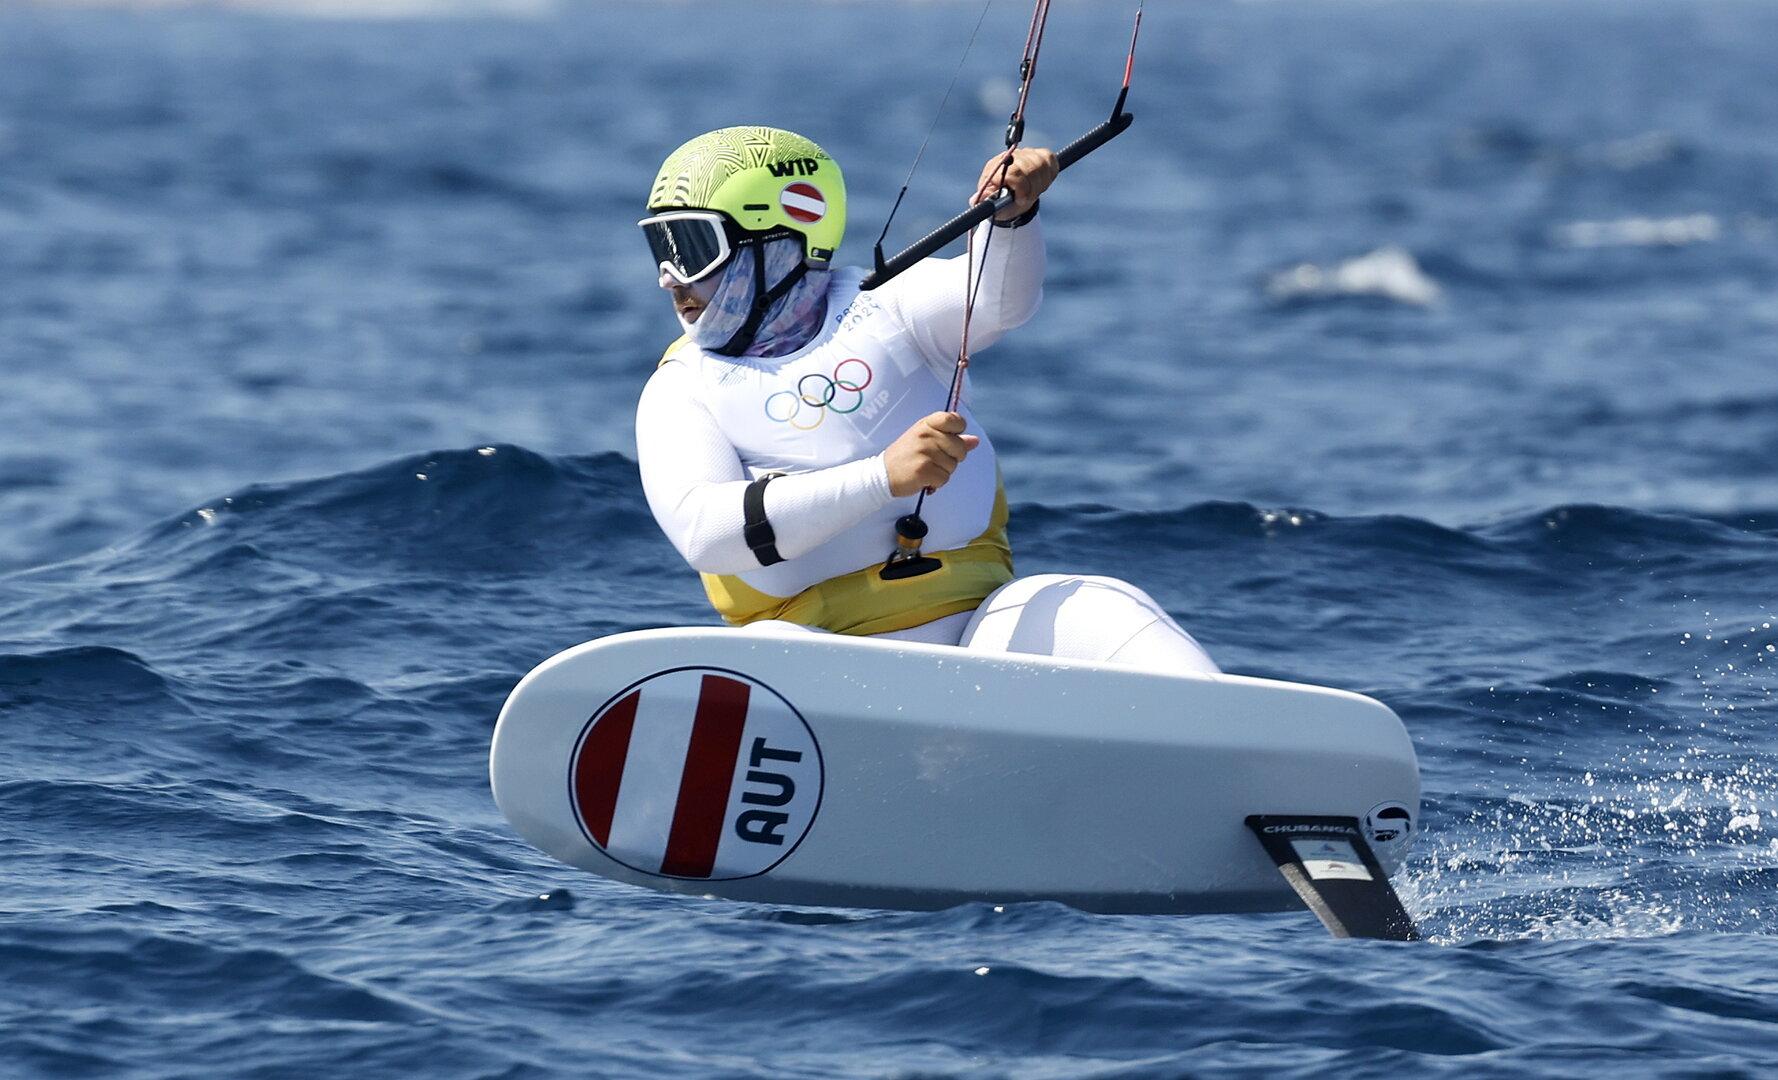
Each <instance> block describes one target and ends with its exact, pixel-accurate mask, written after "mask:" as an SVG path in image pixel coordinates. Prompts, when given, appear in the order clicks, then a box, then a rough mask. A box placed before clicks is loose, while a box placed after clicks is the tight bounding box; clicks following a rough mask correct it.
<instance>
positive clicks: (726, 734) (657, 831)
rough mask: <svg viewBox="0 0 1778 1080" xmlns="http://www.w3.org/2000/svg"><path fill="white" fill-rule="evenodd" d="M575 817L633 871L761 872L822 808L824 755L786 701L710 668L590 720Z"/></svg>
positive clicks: (625, 697)
mask: <svg viewBox="0 0 1778 1080" xmlns="http://www.w3.org/2000/svg"><path fill="white" fill-rule="evenodd" d="M568 779H569V787H570V790H571V791H572V793H573V797H574V812H575V816H576V817H578V818H579V819H580V826H581V829H582V831H583V832H585V833H586V837H587V839H588V840H591V841H592V842H593V843H594V844H595V845H596V846H597V847H598V848H599V850H600V851H603V852H604V853H605V854H606V855H609V856H610V857H611V858H613V859H616V860H617V861H618V862H620V863H622V864H623V865H625V866H627V867H629V868H630V869H632V870H636V871H639V872H641V873H644V874H654V875H659V876H662V877H674V878H704V879H713V880H727V879H732V878H743V877H752V876H754V875H755V874H763V873H765V872H766V871H767V870H770V869H771V868H772V867H773V866H775V865H777V864H778V863H779V862H780V861H782V860H783V859H784V858H785V856H787V855H789V854H790V852H791V851H792V850H794V849H795V847H796V845H797V844H798V843H799V842H801V840H802V838H803V836H804V834H806V833H807V832H808V831H809V826H810V825H812V824H813V823H814V821H815V813H816V811H817V810H819V809H820V806H821V782H822V768H821V750H820V748H819V747H818V746H817V745H816V744H815V735H814V733H813V732H812V731H810V730H809V725H808V724H806V723H805V722H804V721H803V718H802V717H801V716H800V715H798V714H797V711H796V710H795V709H794V708H792V707H791V705H790V703H789V702H788V701H785V700H784V698H783V697H781V696H779V694H778V693H777V692H776V691H774V690H772V689H771V688H770V687H768V686H766V685H765V684H764V683H761V682H759V681H758V680H756V679H751V678H749V677H747V676H745V675H742V674H740V673H739V672H733V671H722V670H718V669H713V668H680V669H677V670H674V671H663V672H661V673H660V674H658V675H651V676H649V677H648V678H646V679H644V680H642V681H641V682H639V683H637V684H636V685H635V686H633V687H631V688H630V689H629V690H628V691H627V692H625V693H623V694H620V695H619V696H618V697H617V698H615V699H613V700H612V701H611V702H609V703H608V704H606V705H605V707H604V708H602V709H600V710H599V711H598V713H596V714H594V716H593V718H592V719H591V720H590V721H588V722H587V726H586V729H585V730H584V731H583V732H582V733H581V736H580V742H579V743H578V744H577V745H576V746H575V748H574V757H573V760H572V761H571V763H570V765H569V777H568Z"/></svg>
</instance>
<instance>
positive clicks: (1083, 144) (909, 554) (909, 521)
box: [860, 0, 1142, 581]
mask: <svg viewBox="0 0 1778 1080" xmlns="http://www.w3.org/2000/svg"><path fill="white" fill-rule="evenodd" d="M990 2H992V0H990ZM1049 9H1050V0H1036V4H1035V6H1034V8H1033V9H1032V12H1031V28H1030V30H1029V31H1028V32H1027V33H1026V35H1025V52H1024V55H1023V57H1021V58H1020V60H1019V96H1018V100H1017V102H1016V103H1015V104H1014V106H1013V111H1012V116H1011V117H1010V118H1008V120H1007V122H1006V154H1005V156H1004V157H1002V158H1001V160H1000V170H999V172H998V174H997V175H996V177H995V179H994V183H993V184H992V185H989V187H990V190H993V191H995V192H997V194H995V195H994V197H993V198H990V199H984V200H982V201H981V202H979V203H977V204H975V205H974V206H972V207H970V208H969V209H968V210H965V211H964V212H963V213H961V214H958V215H957V216H956V217H954V218H952V219H951V220H950V221H947V222H945V223H944V224H943V225H940V226H939V227H938V228H936V229H934V230H933V231H932V232H930V233H928V234H926V235H925V236H923V237H921V238H920V239H919V240H917V241H915V242H914V243H913V244H912V245H910V246H909V247H908V248H906V249H905V250H903V251H901V252H900V253H898V254H896V255H895V256H894V257H893V258H891V259H884V258H883V238H884V237H887V236H888V235H889V223H888V222H885V223H884V224H883V234H882V236H879V237H878V238H877V244H876V250H875V261H876V269H874V270H873V271H871V273H870V274H868V275H866V277H865V279H864V281H863V283H862V285H861V286H860V287H861V288H862V289H867V290H868V289H874V288H877V287H878V286H880V285H882V284H883V283H884V282H886V281H889V280H890V279H892V278H894V277H895V276H896V275H897V274H900V273H902V272H903V271H905V270H907V269H908V268H909V267H911V266H913V265H914V264H915V263H917V262H919V261H920V260H921V259H924V258H927V257H928V256H930V255H932V254H933V253H935V252H937V251H938V250H939V249H940V248H943V247H944V246H945V245H946V244H949V243H950V242H951V241H953V240H955V239H957V238H958V237H960V236H964V235H967V236H968V237H969V240H968V262H967V264H966V266H967V271H966V275H965V278H964V281H965V286H964V287H965V294H964V301H963V333H962V338H961V341H960V343H959V346H958V352H957V364H956V367H955V368H954V369H953V371H952V373H951V388H950V394H949V396H948V398H947V399H946V405H945V411H947V412H956V411H957V408H958V405H959V404H960V403H961V401H962V396H963V376H964V373H965V372H966V371H968V370H969V326H970V322H971V321H972V320H973V319H974V317H975V301H976V296H977V294H978V293H979V292H980V291H981V285H982V277H983V276H984V275H985V273H986V270H987V257H988V249H989V247H991V246H992V244H993V242H994V233H993V230H991V229H990V230H989V231H988V233H987V235H986V236H985V237H984V238H983V240H982V250H981V255H980V259H979V263H980V266H981V269H980V270H977V263H978V259H977V255H976V250H975V247H976V245H975V227H976V226H977V225H979V224H981V223H982V222H983V221H985V220H987V219H988V218H990V217H992V216H994V215H995V214H998V213H1000V212H1001V211H1003V210H1005V209H1007V208H1008V207H1010V206H1011V205H1012V204H1013V201H1014V197H1013V193H1012V192H1010V191H1008V190H1006V184H1005V181H1006V175H1007V172H1008V170H1010V169H1011V168H1012V164H1013V158H1014V154H1015V151H1017V150H1018V147H1019V143H1020V141H1021V140H1022V139H1024V137H1025V106H1026V104H1027V103H1028V102H1029V101H1030V98H1031V83H1032V80H1033V79H1034V78H1035V77H1036V75H1037V58H1038V55H1039V54H1040V53H1041V52H1042V50H1043V32H1044V28H1045V26H1046V25H1047V23H1048V22H1049ZM983 14H984V15H985V14H986V9H985V8H984V9H983ZM976 25H977V29H978V30H979V29H980V26H981V24H980V22H979V21H978V23H977V24H976ZM1141 33H1142V4H1141V0H1138V3H1137V6H1136V25H1135V29H1134V30H1132V31H1131V33H1130V52H1129V56H1128V57H1127V58H1126V59H1125V61H1124V82H1123V88H1122V89H1121V90H1119V91H1118V95H1117V103H1116V104H1114V105H1113V106H1112V107H1111V117H1110V118H1109V119H1107V120H1105V121H1104V122H1102V123H1100V124H1099V125H1097V126H1096V127H1094V128H1093V129H1092V130H1091V131H1089V132H1087V133H1086V134H1085V135H1082V136H1081V137H1080V138H1078V139H1076V140H1074V141H1073V142H1071V143H1069V144H1068V145H1067V146H1065V147H1063V148H1062V150H1061V151H1060V152H1059V153H1057V154H1056V160H1057V163H1058V165H1059V169H1058V170H1057V171H1058V172H1059V171H1061V170H1062V169H1066V168H1068V167H1069V166H1070V165H1072V164H1074V163H1075V162H1077V161H1079V160H1080V159H1081V158H1083V157H1086V156H1087V155H1088V154H1090V153H1092V152H1093V151H1094V150H1097V149H1098V148H1099V147H1101V146H1104V145H1105V144H1106V143H1108V142H1110V141H1111V140H1112V139H1115V138H1116V137H1117V136H1119V135H1121V134H1123V132H1124V130H1125V129H1126V128H1128V127H1129V126H1130V124H1131V123H1133V122H1134V121H1135V119H1136V118H1135V117H1134V116H1133V115H1131V114H1130V113H1127V112H1125V111H1124V103H1125V101H1126V100H1127V99H1128V98H1129V96H1130V77H1131V75H1132V74H1134V72H1135V69H1136V40H1137V38H1138V37H1140V36H1141ZM974 40H975V39H974V37H973V36H971V38H970V41H971V43H972V44H973V43H974ZM955 83H956V79H955V77H953V79H952V84H953V85H955ZM945 97H946V99H947V100H948V99H949V97H950V91H949V90H946V91H945ZM940 108H941V109H942V108H943V103H942V102H941V104H940ZM935 123H936V122H935ZM927 138H928V139H930V138H931V133H930V132H928V133H927ZM925 152H926V146H925V144H924V143H922V144H921V146H920V154H919V155H916V157H915V159H914V164H915V167H916V168H917V167H918V166H919V157H920V156H922V155H924V154H925ZM908 178H909V180H910V181H911V180H912V178H913V171H912V170H909V172H908ZM906 194H907V184H906V183H904V184H903V185H902V189H901V195H898V196H897V197H896V199H895V206H894V207H893V208H891V209H890V211H889V218H890V220H891V221H893V220H894V218H895V211H896V210H898V209H900V208H901V198H902V196H904V195H906ZM930 494H932V489H931V488H923V489H921V491H920V496H919V498H918V499H916V500H915V501H914V509H913V512H912V513H909V514H904V515H903V516H901V517H900V518H898V519H897V520H896V522H895V549H894V550H893V551H891V552H890V553H889V557H888V559H887V560H885V561H884V563H883V568H882V569H881V570H880V571H878V576H880V577H881V578H883V579H884V580H885V581H895V580H899V579H901V578H910V577H918V576H919V575H921V574H928V573H931V572H932V571H934V570H937V569H939V567H941V566H943V565H944V564H943V563H942V562H940V561H939V560H938V559H935V558H933V557H931V556H930V555H922V554H921V552H920V545H921V542H922V541H924V540H925V539H926V534H927V532H928V527H927V525H926V522H925V520H924V519H923V518H921V517H920V511H921V510H922V509H923V508H924V507H925V505H926V496H928V495H930Z"/></svg>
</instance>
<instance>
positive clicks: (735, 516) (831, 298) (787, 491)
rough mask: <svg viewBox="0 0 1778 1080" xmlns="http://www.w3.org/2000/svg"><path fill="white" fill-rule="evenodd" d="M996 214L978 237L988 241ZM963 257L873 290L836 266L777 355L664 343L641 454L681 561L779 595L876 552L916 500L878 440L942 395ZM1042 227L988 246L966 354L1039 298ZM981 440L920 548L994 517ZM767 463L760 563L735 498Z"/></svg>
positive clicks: (659, 515)
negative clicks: (819, 306) (892, 471)
mask: <svg viewBox="0 0 1778 1080" xmlns="http://www.w3.org/2000/svg"><path fill="white" fill-rule="evenodd" d="M989 229H990V226H989V225H985V224H984V225H983V226H981V228H980V229H979V230H978V232H977V234H976V238H975V243H976V247H977V250H978V251H980V250H981V248H982V245H983V243H984V241H985V239H986V236H987V233H988V230H989ZM967 261H968V257H967V256H966V255H960V256H957V257H955V258H951V259H928V260H925V261H924V262H921V263H919V264H918V265H916V266H915V267H913V268H912V269H910V270H908V271H907V272H905V273H903V274H902V275H901V276H899V277H897V278H895V279H894V280H892V281H890V282H889V283H888V284H886V285H884V286H882V287H881V288H878V289H875V290H873V291H871V292H860V291H859V288H858V285H859V282H860V281H861V280H862V278H863V271H860V270H842V271H839V272H836V273H835V274H834V275H833V278H832V280H831V284H830V286H829V291H828V310H827V314H826V316H825V318H824V320H823V323H822V326H821V329H820V330H819V331H818V332H817V333H816V335H815V337H814V338H813V339H812V340H811V341H810V342H809V344H808V345H806V346H804V347H803V348H801V349H799V350H797V351H796V352H794V353H790V354H788V355H786V356H778V357H769V358H767V357H750V356H749V357H726V356H717V355H714V354H711V353H707V352H705V351H703V350H702V349H699V348H698V347H697V346H696V345H693V344H691V343H689V342H686V343H683V344H681V345H679V346H677V347H676V348H674V349H672V350H671V351H669V353H668V354H667V356H666V357H664V358H663V360H662V362H661V365H660V366H659V367H658V368H657V369H656V370H655V373H654V375H653V376H652V377H651V378H650V379H649V380H648V384H647V386H646V387H645V388H644V389H643V391H642V398H641V401H640V402H639V404H638V405H637V410H636V451H637V460H638V461H639V462H640V464H641V470H642V485H643V490H644V492H645V493H646V495H647V498H648V505H649V508H650V509H651V510H652V511H653V512H654V516H655V520H656V521H658V522H659V523H660V526H661V528H662V530H663V531H665V532H666V534H667V538H668V539H669V540H671V541H672V542H673V546H674V547H676V548H678V549H679V552H680V554H681V555H683V556H684V557H685V560H686V562H688V563H690V564H691V565H692V567H693V568H694V569H697V570H699V571H701V572H704V573H707V574H723V575H737V576H739V577H740V578H741V579H742V580H743V581H745V582H746V583H747V584H748V585H749V586H751V587H752V588H754V589H757V590H759V591H760V592H762V593H765V594H767V595H770V596H778V597H790V596H794V595H796V594H797V593H799V592H801V591H802V590H804V589H806V588H808V587H809V586H811V585H814V584H817V583H819V582H821V581H825V580H827V579H829V578H832V577H837V576H839V575H841V574H846V573H850V572H852V571H855V570H860V569H862V568H864V567H866V566H870V565H872V564H879V563H881V562H882V561H883V559H884V557H885V556H886V555H887V554H888V552H889V551H890V550H891V549H892V548H893V547H894V544H895V533H894V522H895V519H896V518H898V517H900V516H901V515H903V514H905V513H907V512H909V511H910V510H912V509H913V505H914V498H913V497H912V496H908V497H904V498H900V499H896V498H893V497H891V496H890V494H889V477H888V472H887V470H886V468H885V466H884V462H883V450H884V449H885V448H887V447H888V445H889V444H890V443H892V442H893V441H895V439H896V438H897V437H899V436H900V435H901V434H902V433H903V432H905V431H906V430H907V429H908V428H909V427H911V426H913V424H914V423H915V422H916V421H918V420H920V419H921V418H922V417H924V416H926V415H928V414H929V413H933V412H937V411H939V410H942V409H943V408H944V407H945V404H946V399H947V397H948V395H949V389H950V382H951V375H952V372H953V370H954V368H955V365H956V360H957V352H958V348H959V345H960V340H961V336H962V330H963V322H964V318H963V315H964V300H965V288H966V285H967V280H968V277H967V275H968V270H967ZM1043 271H1044V246H1043V236H1042V233H1041V231H1040V227H1039V225H1038V223H1037V221H1036V220H1035V219H1034V220H1033V221H1032V222H1030V223H1029V224H1026V225H1024V226H1022V227H1020V228H1017V229H1004V228H995V229H994V230H993V239H992V241H991V242H988V244H987V254H986V258H985V265H983V266H982V267H981V270H980V273H981V286H980V290H979V292H978V294H977V299H976V307H975V314H974V317H973V319H972V320H971V321H970V329H969V334H970V350H971V352H972V354H973V353H974V352H975V351H977V350H979V349H983V348H986V347H987V346H989V345H991V344H993V343H994V342H995V341H996V340H997V339H998V338H999V337H1000V336H1001V335H1002V334H1004V333H1005V332H1006V331H1008V330H1011V329H1013V328H1014V327H1017V326H1019V325H1020V324H1022V323H1024V322H1025V321H1026V320H1027V319H1029V318H1030V317H1031V316H1032V315H1033V314H1034V313H1035V312H1036V310H1037V307H1038V304H1039V303H1040V302H1041V300H1042V296H1043ZM961 411H962V413H963V415H964V417H965V418H966V419H967V420H968V421H969V430H970V432H971V433H973V434H976V435H979V436H982V442H981V445H980V446H978V447H977V448H976V449H975V450H973V451H972V452H971V453H970V454H969V456H968V457H967V458H966V459H965V460H964V462H963V464H962V465H960V466H959V467H958V469H957V471H956V473H955V474H954V475H953V476H952V477H951V480H950V482H949V483H947V484H946V485H945V487H944V488H943V489H942V490H941V491H940V492H938V493H937V494H935V495H934V496H932V497H931V498H929V499H928V500H927V501H926V505H925V507H924V509H923V510H922V517H924V518H925V520H926V522H927V524H928V525H929V526H930V527H931V532H930V534H929V535H928V536H927V538H926V542H925V547H926V549H927V550H929V551H943V550H946V549H948V548H952V547H957V546H960V545H962V544H965V543H967V542H969V541H970V540H971V539H973V538H975V537H976V536H978V535H979V534H981V532H982V531H983V530H984V529H985V528H986V527H987V524H988V519H989V515H990V513H991V511H992V508H993V504H994V500H995V497H996V495H997V492H998V469H997V467H996V463H995V457H994V448H993V445H992V444H991V443H990V442H989V441H988V439H987V437H986V435H985V434H984V433H983V432H982V431H981V430H980V428H979V427H978V426H977V425H976V423H975V420H974V417H973V416H971V415H970V412H969V409H968V405H967V402H965V404H964V405H962V406H961ZM765 473H783V474H785V475H783V476H781V477H779V478H778V479H776V480H774V481H772V482H771V483H770V484H769V485H767V487H766V489H765V511H766V518H767V520H768V521H769V522H770V523H771V526H772V529H773V531H774V532H775V534H776V541H777V542H776V546H777V550H778V553H779V554H780V555H781V556H782V557H783V559H784V561H783V562H780V563H776V564H774V565H772V566H769V567H762V566H761V565H760V562H759V559H758V558H757V557H756V556H755V555H754V553H753V551H752V550H751V549H750V548H749V547H748V546H747V543H746V541H745V540H744V539H743V536H742V532H743V528H744V523H743V515H742V494H743V492H744V491H745V490H746V487H747V485H748V483H749V482H750V481H752V480H753V479H754V478H756V477H758V476H761V475H763V474H765Z"/></svg>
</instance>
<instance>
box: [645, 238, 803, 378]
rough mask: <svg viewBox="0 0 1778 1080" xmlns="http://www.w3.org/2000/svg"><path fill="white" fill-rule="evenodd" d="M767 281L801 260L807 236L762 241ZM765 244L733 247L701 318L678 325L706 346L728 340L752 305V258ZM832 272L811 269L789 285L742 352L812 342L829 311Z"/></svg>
mask: <svg viewBox="0 0 1778 1080" xmlns="http://www.w3.org/2000/svg"><path fill="white" fill-rule="evenodd" d="M763 246H764V248H765V257H766V287H767V288H768V289H770V288H771V287H772V286H773V285H776V284H777V283H778V282H780V281H783V280H784V277H785V275H787V274H789V273H790V272H791V271H792V270H795V269H796V267H797V264H799V263H801V262H802V261H803V242H802V240H801V239H800V238H798V237H794V236H784V237H779V238H778V239H776V240H769V241H767V242H766V243H765V244H764V245H763ZM760 248H761V245H759V244H749V245H748V246H746V247H744V248H741V249H740V250H739V251H736V252H735V255H734V258H732V259H730V260H729V264H728V265H727V266H725V267H723V269H722V272H721V274H719V275H718V280H717V284H716V291H715V292H714V293H712V294H711V296H710V300H709V303H708V305H707V306H706V307H705V308H704V310H703V312H702V313H701V314H700V315H699V316H698V321H697V322H695V323H688V322H686V321H685V320H684V319H681V320H680V325H681V326H683V327H684V328H685V332H686V334H687V335H689V336H690V337H691V339H692V341H694V342H696V343H697V344H698V345H699V347H701V348H705V349H718V348H721V347H722V346H724V345H726V344H728V341H729V339H730V338H732V337H734V336H735V331H737V330H739V329H741V326H742V325H743V324H744V323H746V321H747V315H748V313H749V312H751V311H752V310H753V297H754V280H753V260H754V259H756V258H758V257H759V252H760ZM832 276H833V272H832V271H830V270H810V271H808V272H807V273H805V274H804V275H803V277H802V280H801V281H798V282H797V283H796V284H795V285H792V286H791V287H790V291H789V292H787V293H785V294H784V295H783V296H781V297H779V298H778V302H777V303H775V304H773V305H772V307H771V310H769V311H767V312H766V317H765V321H764V322H762V323H760V326H759V332H758V333H756V334H754V335H753V341H752V343H751V344H749V345H748V346H747V347H746V348H745V349H743V350H742V352H741V355H742V356H766V357H770V356H783V355H784V354H786V353H791V352H795V351H796V350H798V349H800V348H802V347H803V346H804V345H807V344H808V343H809V339H810V338H811V337H813V336H814V334H815V331H816V329H817V328H818V327H820V325H821V318H822V316H823V315H825V314H827V285H828V279H829V278H831V277H832Z"/></svg>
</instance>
